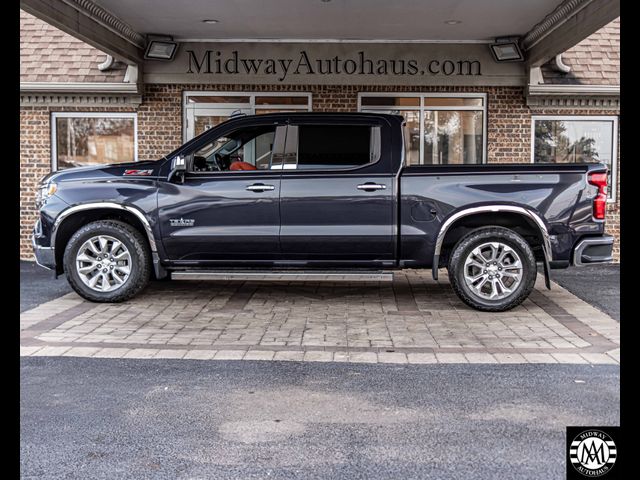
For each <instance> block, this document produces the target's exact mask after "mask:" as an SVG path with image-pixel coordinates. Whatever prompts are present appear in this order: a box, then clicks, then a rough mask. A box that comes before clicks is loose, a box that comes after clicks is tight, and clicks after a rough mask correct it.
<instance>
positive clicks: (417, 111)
mask: <svg viewBox="0 0 640 480" xmlns="http://www.w3.org/2000/svg"><path fill="white" fill-rule="evenodd" d="M358 102H359V110H360V111H362V112H375V113H390V114H396V115H402V116H404V118H405V120H406V125H405V142H406V147H405V156H406V163H407V165H455V164H476V163H484V161H485V152H486V134H485V131H486V126H485V122H486V108H487V107H486V103H487V102H486V95H484V94H477V93H468V94H467V93H463V94H450V93H447V94H437V93H421V94H417V93H411V94H387V93H361V94H359V98H358Z"/></svg>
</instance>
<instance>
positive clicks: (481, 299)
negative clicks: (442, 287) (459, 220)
mask: <svg viewBox="0 0 640 480" xmlns="http://www.w3.org/2000/svg"><path fill="white" fill-rule="evenodd" d="M448 272H449V280H450V281H451V285H452V287H453V290H454V291H455V292H456V294H457V295H458V297H460V299H461V300H462V301H463V302H464V303H466V304H467V305H469V306H470V307H473V308H475V309H477V310H483V311H487V312H502V311H505V310H510V309H512V308H513V307H515V306H517V305H520V304H521V303H522V302H523V301H524V300H525V299H526V298H527V297H528V296H529V294H530V293H531V291H532V290H533V287H534V285H535V282H536V274H537V266H536V259H535V256H534V254H533V251H532V249H531V246H530V245H529V244H528V243H527V241H526V240H525V239H524V238H522V237H521V236H520V235H518V234H517V233H516V232H514V231H513V230H509V229H507V228H503V227H484V228H479V229H476V230H473V231H472V232H470V233H469V234H467V235H466V236H464V237H463V238H461V239H460V240H459V241H458V243H457V244H456V246H455V247H454V248H453V251H452V252H451V257H450V260H449V265H448Z"/></svg>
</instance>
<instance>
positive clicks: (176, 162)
mask: <svg viewBox="0 0 640 480" xmlns="http://www.w3.org/2000/svg"><path fill="white" fill-rule="evenodd" d="M186 171H187V164H186V162H185V159H184V157H183V156H182V155H178V156H177V157H173V159H172V160H171V171H170V172H169V177H168V178H167V180H168V181H169V182H170V181H172V180H173V179H174V178H175V181H176V182H177V183H184V174H185V172H186Z"/></svg>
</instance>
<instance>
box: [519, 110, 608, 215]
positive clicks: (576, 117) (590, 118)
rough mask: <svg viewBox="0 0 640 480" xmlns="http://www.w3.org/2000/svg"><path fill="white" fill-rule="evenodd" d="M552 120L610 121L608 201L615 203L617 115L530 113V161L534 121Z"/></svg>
mask: <svg viewBox="0 0 640 480" xmlns="http://www.w3.org/2000/svg"><path fill="white" fill-rule="evenodd" d="M537 120H552V121H554V120H555V121H564V122H569V121H578V122H580V121H583V122H584V121H592V122H612V125H613V130H612V132H611V134H612V139H611V150H612V151H611V185H609V190H610V191H609V195H608V198H607V202H608V203H616V202H617V199H618V197H617V195H618V188H617V187H618V116H617V115H531V143H530V149H531V161H530V163H532V164H536V161H535V141H536V121H537Z"/></svg>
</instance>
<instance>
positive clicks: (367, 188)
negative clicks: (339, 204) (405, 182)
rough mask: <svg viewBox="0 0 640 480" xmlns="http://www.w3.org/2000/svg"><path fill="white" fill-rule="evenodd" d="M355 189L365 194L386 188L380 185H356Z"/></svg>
mask: <svg viewBox="0 0 640 480" xmlns="http://www.w3.org/2000/svg"><path fill="white" fill-rule="evenodd" d="M357 188H358V190H364V191H365V192H373V191H374V190H384V189H385V188H387V186H386V185H383V184H381V183H363V184H362V185H358V187H357Z"/></svg>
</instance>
